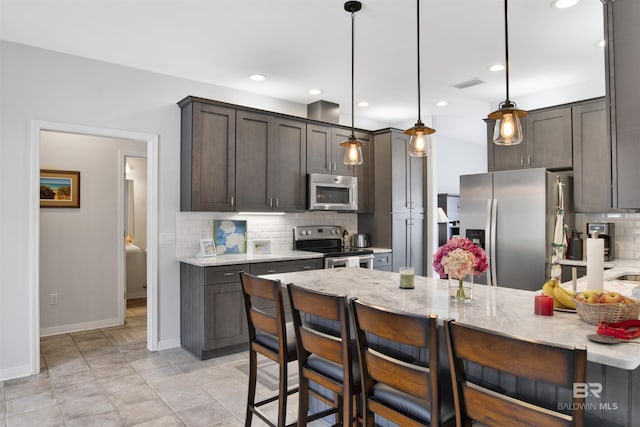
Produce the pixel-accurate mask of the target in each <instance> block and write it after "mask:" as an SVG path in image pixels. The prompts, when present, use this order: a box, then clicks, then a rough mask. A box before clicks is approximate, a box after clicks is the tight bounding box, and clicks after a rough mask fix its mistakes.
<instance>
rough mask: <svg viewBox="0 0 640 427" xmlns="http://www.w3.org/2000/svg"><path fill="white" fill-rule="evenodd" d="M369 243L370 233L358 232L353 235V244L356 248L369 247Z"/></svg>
mask: <svg viewBox="0 0 640 427" xmlns="http://www.w3.org/2000/svg"><path fill="white" fill-rule="evenodd" d="M369 244H370V242H369V235H368V234H363V233H357V234H354V235H352V236H351V246H353V247H354V248H368V247H369Z"/></svg>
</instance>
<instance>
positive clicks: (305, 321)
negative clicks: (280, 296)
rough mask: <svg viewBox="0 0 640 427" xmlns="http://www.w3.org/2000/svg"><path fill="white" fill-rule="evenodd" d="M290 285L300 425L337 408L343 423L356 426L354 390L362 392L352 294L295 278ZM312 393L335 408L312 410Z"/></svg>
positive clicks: (322, 416) (339, 422)
mask: <svg viewBox="0 0 640 427" xmlns="http://www.w3.org/2000/svg"><path fill="white" fill-rule="evenodd" d="M287 289H288V292H289V300H290V301H291V313H292V316H293V325H294V328H295V333H296V338H297V344H298V374H299V377H300V379H299V386H300V394H299V396H298V425H299V426H306V425H307V423H308V422H310V421H313V420H316V419H319V418H324V417H326V416H327V415H330V414H334V413H335V414H336V418H337V419H338V420H337V421H338V423H337V425H345V426H350V425H352V424H353V421H354V417H355V402H354V400H355V399H354V396H356V395H357V394H359V393H360V375H359V374H360V373H359V368H358V364H357V361H356V360H355V359H356V358H354V356H353V355H352V347H353V344H352V343H353V340H352V339H351V332H350V331H351V328H350V326H349V322H350V318H349V304H348V300H347V297H346V295H333V294H327V293H323V292H318V291H312V290H309V289H305V288H301V287H299V286H296V285H293V284H290V285H288V286H287ZM310 381H312V382H314V383H316V384H319V385H320V386H322V387H324V388H326V389H328V390H330V391H331V392H332V394H333V398H332V399H331V400H330V399H329V398H328V397H327V396H326V395H324V394H321V393H319V392H318V391H316V390H313V389H312V388H310V387H309V382H310ZM310 395H312V396H314V397H316V398H317V399H318V400H320V401H322V402H324V403H325V404H327V405H328V406H330V408H329V409H326V410H323V411H319V412H317V413H315V414H312V415H309V414H308V412H309V396H310Z"/></svg>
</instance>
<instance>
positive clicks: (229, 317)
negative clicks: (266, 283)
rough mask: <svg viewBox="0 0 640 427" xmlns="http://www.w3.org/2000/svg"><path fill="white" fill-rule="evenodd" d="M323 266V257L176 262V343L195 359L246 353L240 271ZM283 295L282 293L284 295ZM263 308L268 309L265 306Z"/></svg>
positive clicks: (271, 270)
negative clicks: (222, 262)
mask: <svg viewBox="0 0 640 427" xmlns="http://www.w3.org/2000/svg"><path fill="white" fill-rule="evenodd" d="M322 267H323V258H312V259H298V260H291V261H276V262H268V263H255V264H239V265H228V266H217V267H198V266H194V265H191V264H186V263H180V340H181V345H182V347H184V348H185V349H186V350H188V351H189V352H191V353H192V354H194V355H195V356H196V357H198V358H199V359H209V358H211V357H216V356H221V355H225V354H230V353H236V352H239V351H244V350H246V345H247V344H246V343H247V342H248V340H249V337H248V331H247V319H246V314H245V309H244V301H243V297H242V285H241V283H240V275H239V274H240V272H241V271H247V272H250V273H252V274H256V275H262V274H275V273H288V272H292V271H306V270H313V269H319V268H322ZM285 294H286V292H285ZM263 308H265V309H270V308H272V307H270V306H269V305H265V306H264V307H263Z"/></svg>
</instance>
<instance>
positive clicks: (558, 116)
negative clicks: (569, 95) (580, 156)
mask: <svg viewBox="0 0 640 427" xmlns="http://www.w3.org/2000/svg"><path fill="white" fill-rule="evenodd" d="M526 119H527V122H526V126H527V132H526V140H525V141H526V145H527V162H526V167H528V168H547V169H571V167H572V165H573V157H572V135H571V108H570V107H564V108H554V109H552V110H544V111H537V112H532V113H530V114H529V115H528V116H527V118H526Z"/></svg>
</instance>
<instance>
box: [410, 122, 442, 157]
mask: <svg viewBox="0 0 640 427" xmlns="http://www.w3.org/2000/svg"><path fill="white" fill-rule="evenodd" d="M434 132H435V129H431V128H430V127H427V126H425V125H424V124H423V123H422V122H420V121H418V123H416V124H415V126H414V127H412V128H411V129H407V130H405V131H404V133H405V134H406V135H411V140H410V141H409V155H410V156H413V157H427V156H430V155H431V141H430V140H429V135H431V134H432V133H434Z"/></svg>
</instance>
